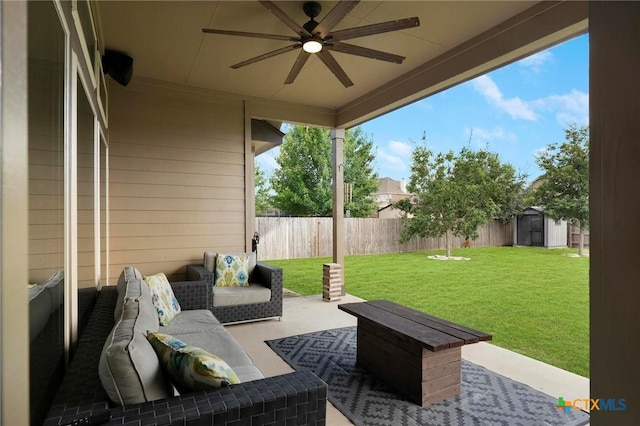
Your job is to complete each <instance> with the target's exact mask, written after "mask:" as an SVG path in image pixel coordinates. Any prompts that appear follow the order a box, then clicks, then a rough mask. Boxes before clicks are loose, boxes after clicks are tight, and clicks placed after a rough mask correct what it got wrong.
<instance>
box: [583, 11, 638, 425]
mask: <svg viewBox="0 0 640 426" xmlns="http://www.w3.org/2000/svg"><path fill="white" fill-rule="evenodd" d="M638 17H640V3H639V2H607V1H598V2H589V33H590V34H589V72H590V76H589V96H590V100H589V103H590V111H589V122H590V136H589V139H590V156H591V158H590V196H589V202H590V206H589V208H590V256H591V259H590V276H589V281H590V308H591V309H590V337H591V346H590V349H591V353H590V357H591V374H590V376H591V398H592V399H600V402H601V404H602V402H603V401H606V402H607V403H608V404H609V410H603V409H602V405H600V408H601V409H600V410H591V424H592V425H609V424H619V425H622V424H624V425H630V424H639V422H640V408H639V407H638V401H639V400H640V399H639V398H640V391H639V387H638V383H640V369H639V368H638V353H639V352H640V339H639V337H640V331H639V330H640V329H639V328H638V324H639V315H638V300H640V285H638V276H639V271H640V268H639V267H638V259H640V221H639V220H638V211H639V210H640V197H639V196H638V194H639V192H638V182H640V168H639V167H638V161H639V160H640V143H639V141H640V120H638V113H639V112H640V98H639V97H638V96H637V94H638V93H640V74H639V73H638V70H640V50H638V40H640V26H639V25H638ZM587 337H588V336H585V339H586V338H587ZM620 399H625V404H624V405H625V407H622V404H621V403H620ZM612 401H615V405H614V406H613V408H612V404H611V402H612Z"/></svg>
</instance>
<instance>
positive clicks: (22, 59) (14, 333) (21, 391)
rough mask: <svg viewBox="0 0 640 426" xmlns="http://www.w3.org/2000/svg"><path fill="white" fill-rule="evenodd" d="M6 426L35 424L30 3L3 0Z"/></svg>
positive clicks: (0, 120) (0, 359)
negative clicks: (30, 290) (31, 388)
mask: <svg viewBox="0 0 640 426" xmlns="http://www.w3.org/2000/svg"><path fill="white" fill-rule="evenodd" d="M0 69H1V70H2V72H0V235H2V238H1V244H0V424H2V425H7V426H8V425H26V424H29V363H28V362H25V360H28V359H29V307H28V306H29V305H28V300H27V292H26V291H25V283H28V282H29V276H28V271H29V265H28V259H29V250H28V234H29V231H28V225H29V223H28V217H29V211H28V197H27V194H28V193H29V189H28V171H29V167H28V161H27V159H28V152H27V147H28V137H27V128H28V125H27V114H28V108H27V3H26V2H13V1H9V2H4V1H3V2H2V3H0Z"/></svg>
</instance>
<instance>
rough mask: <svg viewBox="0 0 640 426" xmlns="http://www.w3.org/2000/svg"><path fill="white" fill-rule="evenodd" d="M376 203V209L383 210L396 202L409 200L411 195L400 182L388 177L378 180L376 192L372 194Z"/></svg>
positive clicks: (401, 181)
mask: <svg viewBox="0 0 640 426" xmlns="http://www.w3.org/2000/svg"><path fill="white" fill-rule="evenodd" d="M373 195H374V196H375V198H376V202H377V203H378V208H379V209H380V208H384V207H386V206H388V205H390V204H392V203H395V202H396V201H400V200H404V199H405V198H410V197H411V196H412V195H413V194H411V193H409V192H407V186H406V183H405V181H404V179H402V180H395V179H391V178H389V177H384V178H380V179H378V190H377V191H376V192H374V193H373Z"/></svg>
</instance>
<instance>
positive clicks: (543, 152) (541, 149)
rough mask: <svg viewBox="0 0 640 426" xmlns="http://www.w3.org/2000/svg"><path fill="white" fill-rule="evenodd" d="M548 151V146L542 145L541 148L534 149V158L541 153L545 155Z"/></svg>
mask: <svg viewBox="0 0 640 426" xmlns="http://www.w3.org/2000/svg"><path fill="white" fill-rule="evenodd" d="M546 153H547V147H546V146H543V147H540V148H538V149H536V150H535V151H533V158H538V157H540V156H541V155H544V154H546Z"/></svg>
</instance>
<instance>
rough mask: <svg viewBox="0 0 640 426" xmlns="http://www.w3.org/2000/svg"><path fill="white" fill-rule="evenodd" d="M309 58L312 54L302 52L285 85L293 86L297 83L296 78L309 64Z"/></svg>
mask: <svg viewBox="0 0 640 426" xmlns="http://www.w3.org/2000/svg"><path fill="white" fill-rule="evenodd" d="M309 56H311V54H310V53H307V52H305V51H304V50H301V51H300V54H299V55H298V57H297V58H296V61H295V62H294V64H293V67H291V71H289V75H288V76H287V79H286V80H285V81H284V84H291V83H293V82H294V81H295V79H296V77H298V74H300V70H301V69H302V67H303V66H304V64H305V63H306V62H307V59H309Z"/></svg>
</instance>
